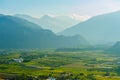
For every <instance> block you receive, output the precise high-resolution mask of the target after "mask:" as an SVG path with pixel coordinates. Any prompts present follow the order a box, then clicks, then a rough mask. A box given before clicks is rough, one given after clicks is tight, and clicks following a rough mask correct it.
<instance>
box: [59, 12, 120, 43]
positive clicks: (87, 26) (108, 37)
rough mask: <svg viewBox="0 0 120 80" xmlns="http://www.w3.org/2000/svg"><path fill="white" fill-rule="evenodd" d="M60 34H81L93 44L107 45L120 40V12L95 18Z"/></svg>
mask: <svg viewBox="0 0 120 80" xmlns="http://www.w3.org/2000/svg"><path fill="white" fill-rule="evenodd" d="M59 34H62V35H67V36H71V35H76V34H81V35H82V36H84V37H85V38H86V39H87V40H89V41H91V42H92V43H96V44H98V43H106V42H115V41H119V40H120V35H119V34H120V11H118V12H113V13H109V14H104V15H99V16H95V17H93V18H91V19H89V20H87V21H85V22H82V23H80V24H77V25H75V26H73V27H71V28H68V29H66V30H64V31H62V32H60V33H59Z"/></svg>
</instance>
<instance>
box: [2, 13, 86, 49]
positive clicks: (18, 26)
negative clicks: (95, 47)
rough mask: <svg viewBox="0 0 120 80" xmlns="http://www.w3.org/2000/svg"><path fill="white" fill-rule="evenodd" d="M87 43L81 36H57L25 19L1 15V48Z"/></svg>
mask: <svg viewBox="0 0 120 80" xmlns="http://www.w3.org/2000/svg"><path fill="white" fill-rule="evenodd" d="M86 43H87V42H86V40H84V39H83V38H82V37H80V36H79V37H78V36H73V37H65V36H56V35H55V34H54V33H53V32H52V31H50V30H45V29H42V28H41V26H39V25H37V24H34V23H31V22H29V21H27V20H25V19H21V18H18V17H14V16H9V15H1V16H0V48H59V47H78V46H83V45H86Z"/></svg>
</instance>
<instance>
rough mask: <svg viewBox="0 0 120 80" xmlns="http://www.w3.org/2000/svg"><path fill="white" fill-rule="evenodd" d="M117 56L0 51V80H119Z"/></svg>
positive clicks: (46, 51) (106, 54)
mask: <svg viewBox="0 0 120 80" xmlns="http://www.w3.org/2000/svg"><path fill="white" fill-rule="evenodd" d="M119 76H120V55H115V54H109V53H104V52H103V51H101V50H88V51H87V50H86V51H76V52H69V51H67V52H61V51H59V52H56V51H54V50H3V49H1V50H0V80H2V79H3V80H5V79H8V80H16V79H17V80H120V77H119Z"/></svg>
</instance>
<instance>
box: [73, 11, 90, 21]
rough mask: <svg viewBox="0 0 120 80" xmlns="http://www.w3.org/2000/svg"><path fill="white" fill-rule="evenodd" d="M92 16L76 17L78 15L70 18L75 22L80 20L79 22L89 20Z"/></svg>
mask: <svg viewBox="0 0 120 80" xmlns="http://www.w3.org/2000/svg"><path fill="white" fill-rule="evenodd" d="M91 17H92V16H89V15H83V16H81V15H78V14H75V13H74V14H72V16H71V18H73V19H76V20H80V21H86V20H88V19H90V18H91Z"/></svg>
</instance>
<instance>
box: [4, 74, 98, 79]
mask: <svg viewBox="0 0 120 80" xmlns="http://www.w3.org/2000/svg"><path fill="white" fill-rule="evenodd" d="M4 79H6V80H46V79H55V80H96V78H95V77H94V75H93V74H88V75H85V74H84V73H80V74H78V75H75V74H71V73H66V72H63V73H61V74H60V75H59V76H52V73H50V74H49V75H40V76H28V75H26V74H22V75H12V76H7V77H5V78H4Z"/></svg>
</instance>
